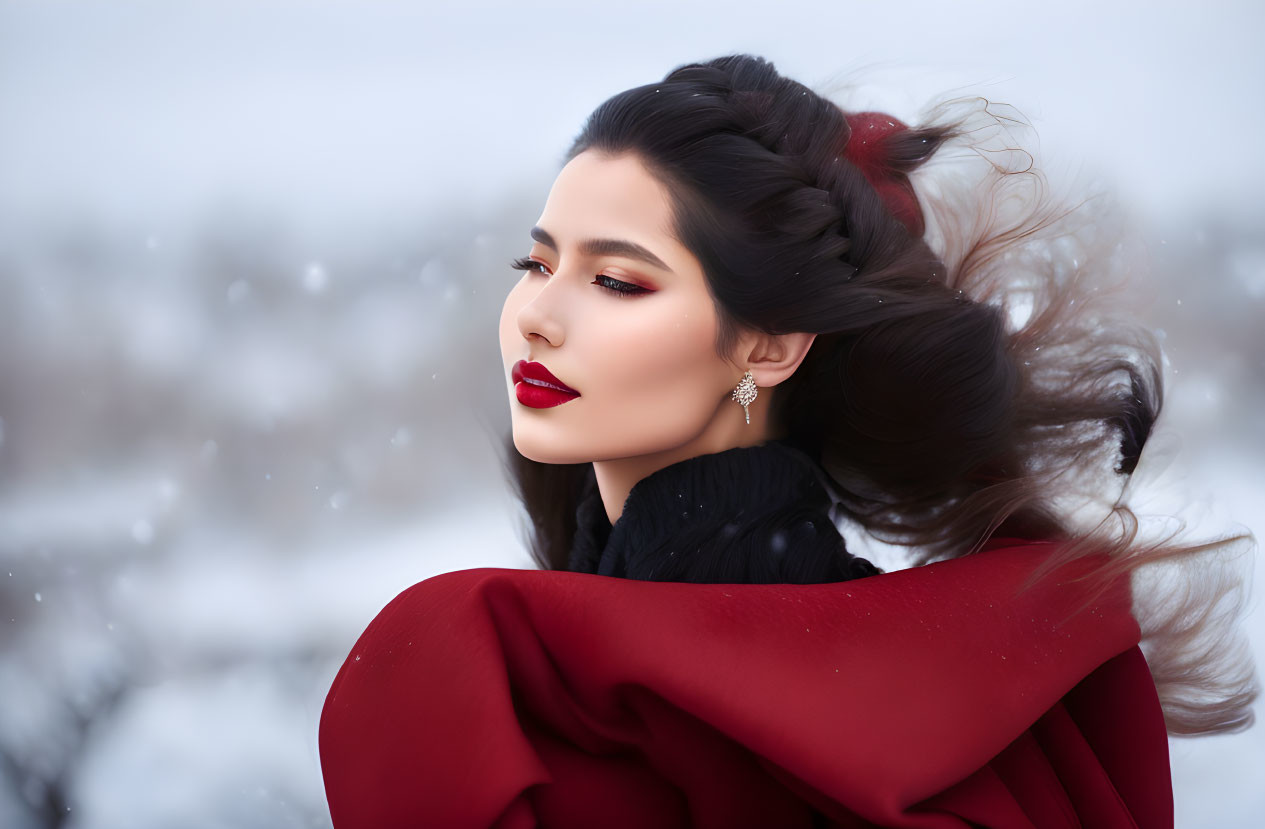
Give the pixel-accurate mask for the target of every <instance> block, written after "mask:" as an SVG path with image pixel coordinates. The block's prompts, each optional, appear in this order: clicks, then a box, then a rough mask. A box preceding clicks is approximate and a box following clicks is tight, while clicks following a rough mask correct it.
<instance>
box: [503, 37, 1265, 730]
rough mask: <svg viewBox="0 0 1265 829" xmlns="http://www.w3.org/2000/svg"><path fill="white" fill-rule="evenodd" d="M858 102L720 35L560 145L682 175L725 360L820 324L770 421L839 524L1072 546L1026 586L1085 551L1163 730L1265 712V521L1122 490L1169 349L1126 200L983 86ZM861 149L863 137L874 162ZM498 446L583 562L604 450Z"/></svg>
mask: <svg viewBox="0 0 1265 829" xmlns="http://www.w3.org/2000/svg"><path fill="white" fill-rule="evenodd" d="M869 114H870V115H873V114H872V113H869ZM856 115H857V113H851V112H849V111H847V110H845V108H844V107H843V106H842V105H841V104H839V103H836V102H835V101H833V100H831V99H830V98H828V97H826V96H825V95H821V94H818V93H817V92H814V91H813V90H811V89H808V88H807V87H805V86H803V85H802V84H799V83H797V82H795V81H793V80H791V79H789V78H786V77H784V76H782V75H780V74H779V73H778V72H777V71H776V69H775V68H774V66H773V64H772V63H770V62H768V61H766V60H764V59H762V58H759V57H755V56H751V55H741V54H739V55H728V56H724V57H720V58H716V59H713V60H710V61H706V62H702V63H690V64H685V65H682V66H679V67H677V68H676V69H674V70H672V71H671V72H669V73H668V75H667V76H666V77H665V78H664V79H663V81H661V82H659V83H654V84H648V85H645V86H640V87H636V88H633V89H630V90H627V91H625V92H622V93H619V94H617V95H615V96H613V97H612V98H610V99H608V100H607V101H605V102H604V103H602V104H601V105H599V106H598V108H597V109H596V110H594V112H593V113H592V114H591V115H590V116H589V118H588V120H587V121H586V123H585V125H584V127H583V129H582V130H581V132H580V134H579V135H578V136H577V137H576V139H575V140H574V142H573V143H572V145H571V148H570V150H569V151H568V152H567V153H566V156H565V160H568V161H569V160H570V159H571V158H574V157H575V156H576V155H578V154H579V153H580V152H584V151H586V150H593V151H596V152H601V153H604V154H608V155H612V156H614V155H620V154H625V153H631V154H634V155H635V156H636V157H638V158H639V159H640V160H641V161H642V162H643V163H644V164H645V166H646V169H647V170H648V171H649V172H650V173H651V175H653V176H655V177H656V179H657V180H659V181H660V183H661V184H663V185H664V186H665V188H666V190H667V191H668V192H669V193H670V194H671V204H672V213H673V229H674V231H675V233H676V235H677V238H678V239H679V240H680V241H681V242H682V244H683V245H685V247H686V248H688V249H689V250H690V251H691V252H692V253H693V254H694V255H695V256H696V257H697V258H698V260H699V262H700V264H701V265H702V269H703V272H704V275H705V278H706V281H707V286H708V289H709V291H710V294H711V296H712V300H713V303H714V305H715V307H716V313H717V318H718V320H719V323H718V329H717V334H716V341H715V349H716V353H717V355H719V356H720V357H721V358H722V359H726V360H729V359H730V357H729V355H730V354H731V353H732V349H733V346H734V344H735V343H736V341H737V337H738V335H739V333H740V332H741V330H742V329H743V328H744V327H745V328H749V329H754V330H758V331H762V332H766V333H770V334H780V333H789V332H813V333H816V334H817V337H816V338H815V340H814V342H813V345H812V347H811V348H810V349H809V352H808V354H807V356H806V357H805V358H804V360H803V362H802V363H801V364H800V366H799V368H798V369H797V370H796V371H795V373H794V374H793V375H792V376H791V377H790V378H788V379H787V380H786V381H784V382H783V383H781V384H780V385H778V386H777V387H775V388H774V389H771V390H770V391H771V392H772V401H771V403H770V422H771V428H773V430H774V433H777V434H782V435H786V436H787V438H788V439H789V440H791V441H793V442H794V443H795V445H797V446H798V447H799V448H800V449H802V450H803V451H805V452H807V453H808V454H809V455H810V456H812V457H813V458H814V459H815V460H816V461H817V462H818V463H819V464H820V466H821V467H822V468H823V469H824V470H825V471H826V473H827V474H828V478H829V480H828V481H827V483H828V484H829V485H830V489H831V494H832V497H833V499H834V500H835V502H836V510H837V513H836V516H837V517H836V520H839V518H842V519H844V520H847V521H850V522H852V523H854V524H856V525H858V526H859V527H860V528H861V529H862V530H863V531H864V532H866V533H868V534H869V535H870V536H871V537H872V538H874V539H877V540H879V541H883V542H886V543H891V544H897V545H902V546H905V547H907V548H909V549H910V551H911V562H912V564H914V565H915V566H917V565H921V564H925V563H928V562H931V561H936V560H943V559H948V558H954V557H958V556H963V555H969V554H971V553H973V552H976V551H978V550H979V549H980V547H981V546H982V545H983V544H984V543H985V542H986V541H987V540H988V539H989V538H991V537H994V536H996V537H1023V538H1033V539H1052V540H1057V541H1059V542H1061V543H1059V544H1056V545H1051V549H1052V551H1053V552H1052V553H1051V555H1050V557H1049V558H1048V560H1047V561H1045V562H1044V563H1043V565H1042V567H1040V568H1039V569H1038V571H1037V572H1036V573H1034V574H1033V577H1032V579H1031V580H1030V584H1031V583H1035V581H1036V580H1037V579H1039V578H1041V577H1043V576H1044V575H1047V574H1048V573H1049V572H1051V571H1053V570H1054V569H1056V568H1058V567H1060V566H1061V565H1063V564H1066V563H1068V562H1070V561H1072V560H1075V559H1082V558H1085V559H1092V560H1093V561H1095V562H1099V563H1100V566H1096V567H1095V568H1094V569H1093V570H1092V572H1090V573H1088V574H1087V576H1086V592H1085V603H1086V605H1088V604H1089V603H1091V602H1092V601H1094V599H1095V598H1096V597H1097V596H1098V595H1099V594H1100V593H1101V591H1103V590H1106V589H1108V587H1109V585H1110V584H1111V583H1112V582H1113V581H1114V580H1115V579H1117V578H1119V577H1121V576H1122V575H1123V576H1128V577H1129V578H1131V579H1133V582H1134V615H1135V617H1136V618H1137V619H1138V622H1139V624H1140V626H1141V628H1142V647H1143V650H1144V653H1145V655H1146V657H1147V661H1148V664H1149V665H1150V668H1151V672H1152V676H1153V677H1154V679H1155V682H1156V686H1157V689H1158V691H1159V697H1160V702H1161V705H1162V707H1163V710H1164V716H1165V721H1166V725H1167V728H1168V731H1169V733H1170V734H1174V735H1179V734H1191V735H1193V734H1209V733H1219V732H1231V731H1238V730H1242V729H1244V728H1246V727H1248V726H1249V725H1251V723H1252V712H1251V704H1252V702H1253V701H1254V700H1255V698H1256V696H1257V694H1258V684H1257V679H1256V675H1255V672H1254V667H1253V663H1252V660H1251V657H1250V653H1249V652H1248V650H1247V643H1246V640H1245V639H1244V637H1243V636H1242V634H1241V631H1240V630H1239V628H1238V625H1237V623H1238V619H1239V616H1240V613H1241V609H1242V602H1243V599H1244V595H1243V580H1242V576H1241V575H1240V574H1239V573H1238V571H1237V570H1236V569H1235V562H1236V560H1237V559H1236V555H1235V554H1236V553H1237V552H1242V551H1244V550H1246V551H1249V552H1250V550H1251V549H1252V548H1253V546H1254V539H1253V538H1252V536H1251V535H1250V534H1248V533H1246V532H1243V533H1237V534H1230V535H1225V536H1222V537H1219V538H1216V539H1213V540H1208V541H1204V542H1200V543H1178V541H1177V539H1178V536H1179V535H1180V533H1181V530H1180V529H1179V530H1177V531H1174V532H1170V533H1168V534H1167V535H1164V536H1163V537H1159V538H1150V539H1147V538H1145V537H1144V535H1143V534H1142V533H1141V531H1140V528H1141V522H1140V519H1139V516H1138V515H1137V514H1136V513H1135V512H1134V511H1133V510H1132V509H1131V508H1130V507H1129V506H1128V504H1127V500H1128V497H1129V495H1130V494H1131V488H1130V483H1131V482H1132V481H1133V479H1134V473H1135V471H1136V470H1137V468H1138V466H1139V462H1140V461H1142V459H1143V447H1144V446H1145V445H1146V444H1147V441H1148V438H1149V437H1150V436H1151V432H1152V428H1153V426H1154V424H1155V421H1156V419H1157V418H1158V417H1159V414H1160V410H1161V407H1162V400H1163V377H1162V353H1161V349H1160V346H1159V342H1158V340H1157V338H1156V336H1155V334H1154V333H1153V332H1152V331H1150V330H1149V329H1147V328H1146V327H1145V326H1143V325H1141V324H1140V323H1139V322H1138V321H1137V320H1136V319H1135V318H1133V317H1132V316H1130V315H1129V314H1128V313H1127V311H1126V309H1125V308H1124V306H1123V303H1122V302H1121V301H1120V300H1121V298H1122V296H1123V294H1124V291H1123V288H1124V287H1125V286H1126V285H1127V283H1128V278H1129V277H1130V276H1131V275H1132V272H1133V271H1134V270H1135V263H1136V262H1137V261H1138V255H1137V251H1135V250H1133V249H1132V248H1131V247H1130V246H1129V245H1126V241H1127V239H1126V234H1124V232H1123V230H1122V228H1121V227H1120V223H1119V221H1118V220H1117V213H1116V211H1114V210H1113V208H1112V206H1111V205H1110V203H1109V200H1108V199H1106V198H1105V196H1103V195H1101V194H1098V195H1092V196H1089V197H1085V198H1081V199H1079V200H1076V199H1066V198H1061V197H1056V196H1055V195H1054V194H1053V193H1052V192H1051V190H1050V188H1049V186H1048V184H1047V181H1046V178H1045V176H1044V175H1043V174H1042V173H1041V171H1040V170H1039V169H1037V167H1036V166H1035V164H1034V158H1033V155H1032V154H1031V153H1030V152H1029V151H1027V150H1025V149H1024V141H1023V140H1022V138H1021V136H1022V134H1023V133H1024V132H1025V131H1027V130H1030V125H1029V124H1027V122H1026V121H1024V120H1023V118H1022V117H1021V116H1020V115H1019V113H1017V112H1016V111H1014V110H1013V109H1012V108H1010V107H1006V106H1004V105H998V104H995V103H993V102H990V101H988V100H987V99H984V98H979V97H967V98H953V99H948V100H944V101H941V102H938V103H935V104H933V105H932V106H930V107H929V108H928V109H927V111H926V112H925V114H924V116H923V118H922V119H921V120H920V122H919V123H918V125H917V126H915V127H913V128H907V127H905V125H904V124H901V123H900V122H898V121H896V120H895V119H894V118H890V119H889V118H888V117H887V116H884V118H885V119H887V120H886V125H887V126H888V127H893V128H894V129H881V130H879V131H878V132H876V133H863V134H861V135H858V134H857V133H856V131H855V130H854V129H853V126H852V124H853V123H856V124H861V123H863V121H862V120H861V119H858V118H855V116H856ZM850 141H863V142H866V143H867V144H870V145H871V146H866V147H865V148H864V158H865V159H866V162H865V165H864V169H863V168H862V166H861V165H859V163H854V162H855V161H856V160H858V159H859V158H860V157H861V154H860V153H859V152H858V149H859V148H858V146H856V145H853V146H852V147H849V142H850ZM850 159H852V160H850ZM901 194H906V195H904V196H902V195H901ZM910 206H912V207H913V208H914V209H913V210H912V213H911V212H910V211H909V210H908V209H906V208H909V207H910ZM503 451H504V465H505V468H506V472H507V476H508V477H509V480H510V483H511V485H512V487H513V489H514V491H515V493H516V495H517V496H518V497H519V499H521V501H522V504H523V506H524V509H525V512H526V516H527V518H528V521H529V527H528V547H529V550H530V552H531V555H532V557H533V559H534V560H535V562H536V563H537V564H538V565H539V566H540V567H542V568H546V569H565V568H566V564H567V558H568V553H569V551H570V548H571V545H572V541H573V539H574V536H575V532H576V516H575V507H576V504H577V502H578V500H579V499H580V498H581V497H582V495H583V494H584V492H585V491H586V489H587V488H589V487H591V486H592V485H593V477H592V465H591V464H587V463H586V464H544V463H539V462H536V461H532V460H530V459H528V458H526V457H524V456H523V455H522V454H521V453H519V452H518V451H517V449H516V448H515V446H514V443H513V437H512V433H511V434H507V435H506V436H505V445H504V450H503ZM1150 454H1153V453H1148V456H1149V455H1150ZM1143 583H1145V585H1146V589H1145V590H1143V589H1140V587H1139V586H1140V585H1141V584H1143Z"/></svg>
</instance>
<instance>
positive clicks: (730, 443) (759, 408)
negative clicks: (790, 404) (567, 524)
mask: <svg viewBox="0 0 1265 829" xmlns="http://www.w3.org/2000/svg"><path fill="white" fill-rule="evenodd" d="M769 391H771V390H764V389H762V390H761V394H760V396H759V398H757V399H756V400H755V402H753V403H752V404H751V405H750V406H748V409H750V411H751V423H750V424H748V423H747V421H746V417H745V416H744V415H743V412H742V407H741V406H739V405H738V404H736V403H734V402H733V401H732V400H730V399H727V398H726V399H725V400H724V401H723V402H722V404H721V405H720V406H719V407H717V410H716V414H715V416H714V417H713V418H712V419H711V421H710V422H709V423H708V425H707V428H706V429H704V430H703V432H702V433H700V434H699V435H697V436H696V437H694V438H692V439H691V440H689V441H687V442H686V443H683V444H680V445H679V446H674V447H671V448H669V449H665V450H662V451H658V452H651V453H648V454H642V455H632V456H628V457H622V458H611V459H608V460H600V461H593V477H594V479H595V480H596V481H597V489H598V491H599V492H600V493H601V495H602V504H603V505H604V506H605V508H606V517H607V518H608V519H609V520H610V522H611V524H612V525H614V523H615V522H616V521H618V520H619V516H620V515H622V514H623V512H624V502H625V501H627V500H628V493H629V492H631V491H632V488H633V486H634V485H635V484H636V483H637V482H638V481H640V480H641V479H643V478H645V477H646V476H647V475H650V474H651V473H654V472H657V471H659V470H660V469H663V468H664V467H667V466H671V465H672V464H674V463H678V462H680V461H683V460H688V459H689V458H695V457H698V456H699V455H711V454H715V453H717V452H724V451H725V450H726V449H735V448H737V447H740V446H759V445H760V444H762V443H765V442H766V441H768V440H770V439H772V438H774V437H775V436H774V435H772V434H771V433H770V430H769V421H768V404H769V398H770V397H772V395H771V394H769V393H768V392H769Z"/></svg>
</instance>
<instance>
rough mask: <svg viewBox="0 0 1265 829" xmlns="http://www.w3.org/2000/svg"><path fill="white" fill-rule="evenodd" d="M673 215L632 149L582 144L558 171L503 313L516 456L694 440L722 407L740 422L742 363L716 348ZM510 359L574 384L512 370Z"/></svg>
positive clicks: (674, 445) (707, 298) (558, 458)
mask: <svg viewBox="0 0 1265 829" xmlns="http://www.w3.org/2000/svg"><path fill="white" fill-rule="evenodd" d="M670 227H671V208H670V203H669V200H668V195H667V193H666V192H665V191H664V189H663V187H662V186H661V185H660V184H659V183H658V182H657V181H656V180H655V179H654V178H653V177H652V176H651V175H650V174H649V173H648V172H647V171H646V169H645V167H644V166H643V165H642V164H641V162H640V160H639V159H638V158H637V157H635V156H633V155H628V154H625V155H620V156H617V157H611V156H606V155H602V154H599V153H598V152H596V151H593V150H588V151H585V152H582V153H580V154H579V155H577V156H576V157H575V158H574V159H572V160H571V161H570V162H569V163H568V164H567V165H566V166H565V167H564V168H563V169H562V171H561V172H560V173H559V174H558V177H557V179H556V180H555V181H554V184H553V188H552V189H551V190H550V191H549V197H548V199H547V200H546V202H545V207H544V211H543V212H542V213H541V214H540V218H539V219H537V221H536V228H535V229H534V230H533V231H532V233H531V239H530V242H531V248H530V250H529V251H528V253H527V258H528V259H529V260H530V262H529V263H527V264H529V266H530V268H531V269H530V270H528V271H526V272H525V273H524V274H523V276H522V278H521V279H520V280H519V281H518V283H517V284H515V285H514V287H513V288H511V289H510V292H509V296H507V297H506V299H505V307H504V309H503V310H502V312H501V322H500V337H501V358H502V361H503V363H504V368H505V381H506V386H507V389H508V391H509V400H510V409H511V414H512V420H513V431H514V445H515V446H516V447H517V449H518V451H519V452H521V453H522V454H523V455H524V456H526V457H528V458H531V459H532V460H536V461H539V462H542V463H584V462H588V461H601V460H614V459H619V458H630V457H633V456H639V455H650V454H653V453H660V452H665V451H672V450H676V449H678V448H681V447H683V446H684V445H685V444H688V443H690V442H691V441H694V440H696V439H699V438H700V436H702V435H703V434H704V432H705V431H707V430H708V429H709V427H710V426H713V424H715V423H717V422H719V421H720V419H721V418H723V417H724V416H725V415H729V416H730V418H729V419H736V422H738V423H741V422H742V420H743V413H742V407H741V406H739V405H738V404H737V403H734V402H733V401H731V400H730V399H729V395H730V392H731V391H732V389H733V388H734V386H735V385H736V383H737V381H738V380H739V379H741V377H742V369H741V368H737V367H735V366H734V365H733V364H730V363H727V362H726V361H724V360H721V359H720V358H719V357H717V355H716V353H715V351H714V345H713V343H714V339H715V336H716V325H717V320H716V314H715V309H714V307H713V305H712V299H711V295H710V294H709V293H708V290H707V286H706V284H705V282H704V279H703V270H702V266H701V265H700V264H699V262H698V260H697V259H696V258H695V257H694V255H693V254H691V253H690V252H689V251H688V250H687V249H686V248H685V247H683V246H682V245H681V243H680V242H678V241H677V240H676V239H674V238H673V237H672V235H671V233H670ZM524 241H528V240H524ZM639 252H644V256H643V255H639ZM647 260H650V261H647ZM619 291H624V292H627V293H619ZM520 361H529V362H533V363H539V364H541V365H543V366H544V367H545V368H546V369H547V370H548V371H549V372H550V373H551V374H552V375H553V377H555V378H557V380H559V381H561V383H562V384H563V385H565V386H569V387H570V388H571V389H573V390H575V391H576V392H578V393H579V394H578V395H559V394H557V393H552V392H550V391H548V390H547V389H545V390H542V389H541V388H540V387H538V386H537V387H533V386H532V384H530V383H528V382H527V381H525V380H518V379H517V378H516V377H515V366H516V364H518V363H519V362H520ZM527 376H528V377H531V376H532V372H531V367H530V366H529V367H528V371H527ZM558 400H562V401H564V402H561V403H557V404H556V405H548V404H549V403H556V401H558ZM533 402H534V403H536V406H533V405H530V404H531V403H533ZM726 405H727V408H726ZM730 409H732V411H730Z"/></svg>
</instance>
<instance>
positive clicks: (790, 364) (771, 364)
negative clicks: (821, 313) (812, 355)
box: [739, 332, 817, 388]
mask: <svg viewBox="0 0 1265 829" xmlns="http://www.w3.org/2000/svg"><path fill="white" fill-rule="evenodd" d="M815 339H817V335H816V334H808V333H803V332H795V333H791V334H763V333H761V334H753V335H752V336H751V337H750V339H749V340H747V341H746V342H744V343H743V347H742V350H741V351H740V352H739V354H740V355H741V354H742V353H743V352H745V353H746V359H745V360H744V363H745V365H746V367H747V368H749V369H750V370H751V376H752V377H754V378H755V384H756V385H757V386H760V387H762V388H767V387H769V386H776V385H777V384H778V383H781V382H782V381H783V380H785V379H786V378H788V377H790V376H791V375H792V374H794V373H795V369H797V368H799V364H800V363H802V362H803V361H804V357H806V356H808V349H809V348H810V347H811V346H812V344H813V340H815Z"/></svg>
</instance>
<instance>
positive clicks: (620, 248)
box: [531, 227, 672, 273]
mask: <svg viewBox="0 0 1265 829" xmlns="http://www.w3.org/2000/svg"><path fill="white" fill-rule="evenodd" d="M531 238H533V239H535V240H536V241H537V242H540V244H542V245H546V246H547V247H551V248H553V249H554V250H558V243H557V242H555V241H554V239H553V237H552V236H550V235H549V233H548V231H546V230H545V229H544V228H543V227H533V228H532V229H531ZM580 252H581V253H583V254H584V255H585V256H624V257H627V258H628V259H636V260H638V261H641V262H645V263H646V264H647V265H651V266H653V267H656V268H658V269H660V270H664V271H667V272H668V273H672V269H671V268H669V267H668V266H667V264H666V263H665V262H664V261H663V260H662V259H660V258H659V257H657V256H655V255H654V254H653V253H651V252H650V251H649V250H648V249H646V248H644V247H642V246H641V245H639V244H637V243H636V242H629V241H628V240H626V239H584V240H582V241H581V242H580Z"/></svg>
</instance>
